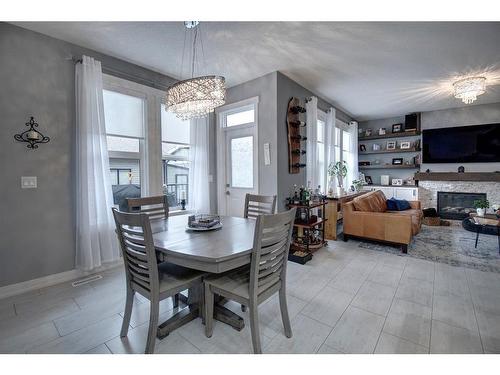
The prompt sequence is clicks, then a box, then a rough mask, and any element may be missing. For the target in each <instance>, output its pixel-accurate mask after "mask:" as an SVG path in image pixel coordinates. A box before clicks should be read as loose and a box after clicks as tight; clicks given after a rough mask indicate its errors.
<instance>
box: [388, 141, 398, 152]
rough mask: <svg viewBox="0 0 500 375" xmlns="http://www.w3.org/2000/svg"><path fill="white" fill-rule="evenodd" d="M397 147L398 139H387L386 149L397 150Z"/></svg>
mask: <svg viewBox="0 0 500 375" xmlns="http://www.w3.org/2000/svg"><path fill="white" fill-rule="evenodd" d="M395 149H396V141H387V146H386V150H395Z"/></svg>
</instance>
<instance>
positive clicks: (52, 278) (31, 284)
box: [0, 258, 123, 299]
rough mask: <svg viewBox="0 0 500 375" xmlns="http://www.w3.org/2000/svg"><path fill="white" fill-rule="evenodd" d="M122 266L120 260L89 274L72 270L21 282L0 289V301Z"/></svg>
mask: <svg viewBox="0 0 500 375" xmlns="http://www.w3.org/2000/svg"><path fill="white" fill-rule="evenodd" d="M122 265H123V260H122V259H121V258H120V259H119V260H117V261H116V262H112V263H107V264H105V265H102V266H101V267H99V268H97V269H94V270H92V271H90V272H86V271H82V270H78V269H73V270H71V271H66V272H61V273H56V274H53V275H48V276H44V277H40V278H38V279H33V280H28V281H23V282H21V283H17V284H11V285H6V286H3V287H1V288H0V299H2V298H7V297H12V296H15V295H18V294H23V293H27V292H30V291H33V290H37V289H42V288H46V287H49V286H53V285H57V284H61V283H65V282H68V281H71V280H75V279H79V278H81V277H84V276H87V275H91V274H95V273H98V272H102V271H105V270H108V269H111V268H115V267H119V266H122Z"/></svg>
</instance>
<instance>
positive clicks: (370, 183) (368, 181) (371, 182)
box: [365, 176, 373, 185]
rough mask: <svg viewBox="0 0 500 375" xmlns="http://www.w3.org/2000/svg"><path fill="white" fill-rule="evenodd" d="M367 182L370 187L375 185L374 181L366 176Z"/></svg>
mask: <svg viewBox="0 0 500 375" xmlns="http://www.w3.org/2000/svg"><path fill="white" fill-rule="evenodd" d="M365 181H366V183H367V184H368V185H373V181H372V177H371V176H365Z"/></svg>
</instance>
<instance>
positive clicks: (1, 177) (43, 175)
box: [0, 23, 173, 286]
mask: <svg viewBox="0 0 500 375" xmlns="http://www.w3.org/2000/svg"><path fill="white" fill-rule="evenodd" d="M82 54H86V55H89V56H93V57H95V58H97V59H98V60H100V61H101V62H102V63H103V66H104V71H105V72H107V73H110V74H114V75H117V76H121V77H122V78H126V79H129V80H134V81H136V82H138V83H142V84H146V85H149V86H156V87H158V88H162V87H166V86H168V85H169V84H170V83H171V82H173V79H171V78H169V77H166V76H163V75H161V74H158V73H155V72H152V71H149V70H147V69H144V68H141V67H139V66H135V65H132V64H129V63H126V62H124V61H121V60H118V59H115V58H112V57H109V56H106V55H103V54H100V53H97V52H95V51H91V50H88V49H85V48H82V47H79V46H75V45H72V44H69V43H66V42H63V41H60V40H57V39H53V38H50V37H47V36H44V35H42V34H38V33H35V32H32V31H28V30H25V29H22V28H19V27H16V26H13V25H10V24H7V23H0V56H1V59H0V82H1V83H2V87H1V90H0V114H1V121H2V122H1V125H0V196H1V197H2V210H1V214H0V238H1V240H0V257H1V258H0V259H1V262H0V286H4V285H8V284H13V283H17V282H22V281H26V280H30V279H34V278H38V277H42V276H46V275H50V274H54V273H59V272H64V271H68V270H71V269H73V268H74V259H75V220H74V216H75V215H74V210H75V205H74V202H75V199H78V197H75V193H74V192H75V173H74V165H75V160H74V146H75V132H74V128H75V126H74V119H75V109H74V108H75V104H74V96H75V94H74V65H73V63H72V62H71V61H68V60H67V59H68V58H71V56H81V55H82ZM107 68H108V69H112V70H113V71H110V70H108V69H107ZM115 70H120V71H122V72H123V73H122V74H118V73H117V72H116V71H115ZM130 75H133V76H134V77H136V78H132V77H131V76H130ZM154 82H155V83H154ZM30 115H33V116H35V118H36V120H37V122H38V123H39V124H40V128H39V129H40V130H41V131H42V132H43V133H44V134H45V135H47V136H49V137H50V138H51V141H50V142H49V143H48V144H44V145H41V146H40V147H39V148H38V149H37V150H34V151H33V150H28V149H27V148H26V145H25V144H21V143H19V142H16V141H15V140H14V138H13V136H14V134H16V133H19V132H21V131H24V128H25V126H24V123H25V122H27V120H28V118H29V116H30ZM21 176H37V177H38V188H37V189H21V188H20V180H21Z"/></svg>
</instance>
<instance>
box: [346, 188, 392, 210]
mask: <svg viewBox="0 0 500 375" xmlns="http://www.w3.org/2000/svg"><path fill="white" fill-rule="evenodd" d="M386 201H387V199H386V197H385V195H384V193H383V192H382V191H381V190H377V191H373V192H371V193H368V194H363V195H361V196H359V197H356V198H354V199H353V201H352V202H353V204H354V208H355V209H356V211H364V212H385V211H387V203H386Z"/></svg>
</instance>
